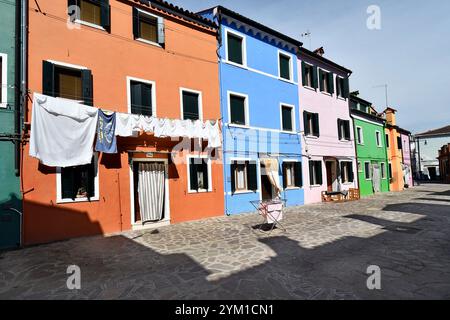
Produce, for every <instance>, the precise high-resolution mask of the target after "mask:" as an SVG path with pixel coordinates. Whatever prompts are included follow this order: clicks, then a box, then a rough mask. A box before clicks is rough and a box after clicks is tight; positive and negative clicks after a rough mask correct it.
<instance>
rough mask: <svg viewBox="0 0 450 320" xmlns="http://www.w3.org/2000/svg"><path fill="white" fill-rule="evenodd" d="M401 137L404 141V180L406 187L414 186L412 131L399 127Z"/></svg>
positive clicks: (402, 146)
mask: <svg viewBox="0 0 450 320" xmlns="http://www.w3.org/2000/svg"><path fill="white" fill-rule="evenodd" d="M399 132H400V139H401V141H402V145H401V148H402V170H403V182H404V183H405V187H412V186H414V174H413V165H412V151H411V132H409V131H408V130H405V129H402V128H399Z"/></svg>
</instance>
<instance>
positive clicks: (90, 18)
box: [68, 0, 111, 29]
mask: <svg viewBox="0 0 450 320" xmlns="http://www.w3.org/2000/svg"><path fill="white" fill-rule="evenodd" d="M74 7H77V8H78V9H77V10H76V9H74ZM68 13H69V16H70V17H71V18H73V17H74V15H75V22H80V23H83V24H87V25H90V26H94V27H95V26H98V27H102V28H105V29H107V28H109V27H110V19H111V18H110V15H111V13H110V6H109V0H69V1H68Z"/></svg>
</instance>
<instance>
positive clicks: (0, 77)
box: [0, 53, 8, 108]
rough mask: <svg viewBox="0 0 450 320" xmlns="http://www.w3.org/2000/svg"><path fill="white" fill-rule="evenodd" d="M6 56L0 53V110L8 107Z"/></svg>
mask: <svg viewBox="0 0 450 320" xmlns="http://www.w3.org/2000/svg"><path fill="white" fill-rule="evenodd" d="M7 75H8V56H7V55H6V54H4V53H0V108H6V106H7V105H8V81H7V80H8V77H7Z"/></svg>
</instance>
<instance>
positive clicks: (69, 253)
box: [0, 184, 450, 299]
mask: <svg viewBox="0 0 450 320" xmlns="http://www.w3.org/2000/svg"><path fill="white" fill-rule="evenodd" d="M260 219H261V218H260V217H259V216H258V215H255V214H246V215H240V216H234V217H220V218H213V219H208V220H203V221H197V222H189V223H183V224H178V225H172V226H168V227H163V228H159V229H158V230H156V231H145V232H128V233H123V234H120V235H115V236H110V237H90V238H81V239H74V240H70V241H64V242H58V243H53V244H49V245H42V246H37V247H32V248H27V249H23V250H18V251H10V252H3V253H0V299H450V186H449V185H447V186H445V185H436V184H434V185H422V186H420V187H415V188H412V189H409V190H406V191H405V192H402V193H388V194H380V195H376V196H373V197H369V198H365V199H362V200H360V201H356V202H348V203H341V204H337V203H336V204H335V203H332V204H317V205H308V206H302V207H296V208H289V209H287V213H286V217H285V220H284V221H283V225H284V226H285V227H286V229H287V231H286V232H284V231H282V230H280V229H278V230H274V231H273V232H272V233H271V234H267V233H263V232H260V231H256V230H254V229H253V228H252V226H255V225H257V224H258V223H259V222H260ZM69 265H78V266H79V267H80V268H81V290H74V291H72V290H68V289H67V286H66V281H67V277H68V275H67V274H66V269H67V266H69ZM370 265H377V266H379V267H380V268H381V286H382V288H381V290H368V289H367V286H366V281H367V278H368V275H367V273H366V271H367V267H368V266H370Z"/></svg>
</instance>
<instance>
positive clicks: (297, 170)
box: [294, 162, 303, 188]
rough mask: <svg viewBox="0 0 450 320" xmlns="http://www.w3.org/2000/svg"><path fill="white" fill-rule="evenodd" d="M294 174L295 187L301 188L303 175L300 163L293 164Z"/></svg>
mask: <svg viewBox="0 0 450 320" xmlns="http://www.w3.org/2000/svg"><path fill="white" fill-rule="evenodd" d="M294 172H295V186H296V187H299V188H301V187H303V174H302V163H301V162H295V164H294Z"/></svg>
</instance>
